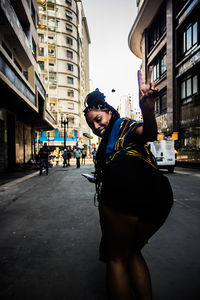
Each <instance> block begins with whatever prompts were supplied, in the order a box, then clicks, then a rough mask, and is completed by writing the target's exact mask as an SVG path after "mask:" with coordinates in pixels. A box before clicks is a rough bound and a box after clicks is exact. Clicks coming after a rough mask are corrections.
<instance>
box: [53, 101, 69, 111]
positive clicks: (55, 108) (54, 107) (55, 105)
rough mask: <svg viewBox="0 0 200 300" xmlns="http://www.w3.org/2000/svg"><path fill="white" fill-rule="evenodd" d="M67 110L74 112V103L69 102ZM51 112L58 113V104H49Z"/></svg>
mask: <svg viewBox="0 0 200 300" xmlns="http://www.w3.org/2000/svg"><path fill="white" fill-rule="evenodd" d="M67 109H69V110H74V103H70V102H68V103H67ZM49 110H50V111H57V104H56V103H54V102H50V104H49Z"/></svg>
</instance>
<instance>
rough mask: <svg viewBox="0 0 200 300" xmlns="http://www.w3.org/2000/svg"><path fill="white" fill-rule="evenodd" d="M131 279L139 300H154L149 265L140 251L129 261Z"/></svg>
mask: <svg viewBox="0 0 200 300" xmlns="http://www.w3.org/2000/svg"><path fill="white" fill-rule="evenodd" d="M129 272H130V278H131V281H132V284H133V289H134V292H135V295H136V297H137V299H138V300H152V287H151V278H150V274H149V270H148V267H147V264H146V262H145V260H144V258H143V256H142V254H141V252H140V251H136V252H134V254H133V255H132V256H131V258H130V260H129Z"/></svg>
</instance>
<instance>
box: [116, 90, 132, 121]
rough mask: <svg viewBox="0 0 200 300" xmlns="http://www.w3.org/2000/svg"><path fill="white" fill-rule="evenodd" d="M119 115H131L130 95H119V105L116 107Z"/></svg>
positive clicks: (129, 116) (128, 116) (127, 116)
mask: <svg viewBox="0 0 200 300" xmlns="http://www.w3.org/2000/svg"><path fill="white" fill-rule="evenodd" d="M117 110H118V112H119V114H120V116H121V117H126V118H132V117H133V103H132V97H131V95H126V96H121V97H120V102H119V106H118V108H117Z"/></svg>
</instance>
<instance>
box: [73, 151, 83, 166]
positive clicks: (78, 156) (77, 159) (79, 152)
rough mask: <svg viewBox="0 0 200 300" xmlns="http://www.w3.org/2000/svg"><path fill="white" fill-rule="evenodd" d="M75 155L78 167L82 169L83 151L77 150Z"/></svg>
mask: <svg viewBox="0 0 200 300" xmlns="http://www.w3.org/2000/svg"><path fill="white" fill-rule="evenodd" d="M74 155H75V158H76V167H77V168H80V158H81V150H80V149H79V148H76V149H75V151H74Z"/></svg>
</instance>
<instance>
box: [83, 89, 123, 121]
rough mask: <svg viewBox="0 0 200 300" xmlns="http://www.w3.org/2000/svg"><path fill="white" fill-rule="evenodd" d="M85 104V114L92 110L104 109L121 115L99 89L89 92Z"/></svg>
mask: <svg viewBox="0 0 200 300" xmlns="http://www.w3.org/2000/svg"><path fill="white" fill-rule="evenodd" d="M84 104H85V109H84V111H83V112H84V114H85V116H86V114H87V113H88V112H89V111H90V110H103V111H107V112H108V111H111V112H112V113H113V114H116V115H118V117H119V113H118V111H117V110H116V109H115V108H114V107H112V106H111V105H110V104H108V103H107V102H106V101H105V96H104V94H103V93H101V92H100V91H99V89H96V90H95V91H93V92H91V93H89V94H88V95H87V97H86V98H85V103H84Z"/></svg>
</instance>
